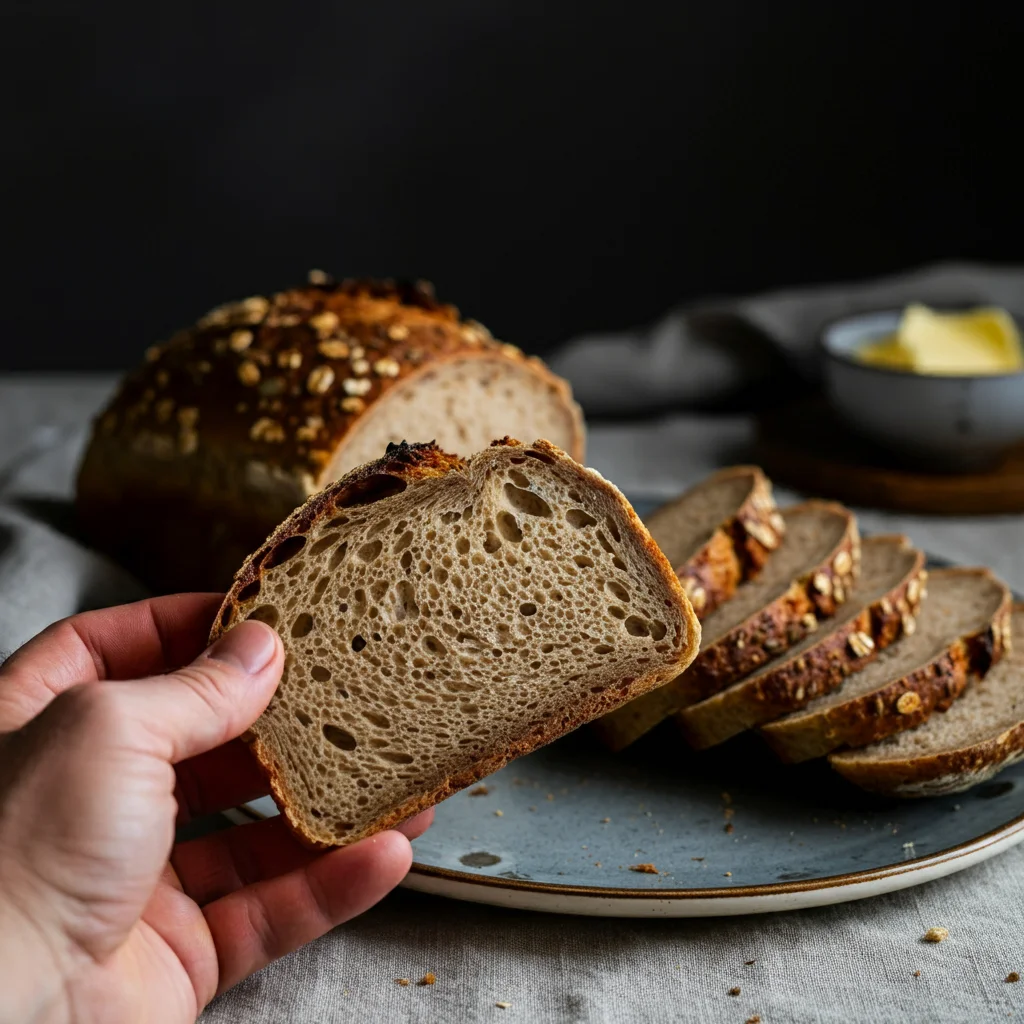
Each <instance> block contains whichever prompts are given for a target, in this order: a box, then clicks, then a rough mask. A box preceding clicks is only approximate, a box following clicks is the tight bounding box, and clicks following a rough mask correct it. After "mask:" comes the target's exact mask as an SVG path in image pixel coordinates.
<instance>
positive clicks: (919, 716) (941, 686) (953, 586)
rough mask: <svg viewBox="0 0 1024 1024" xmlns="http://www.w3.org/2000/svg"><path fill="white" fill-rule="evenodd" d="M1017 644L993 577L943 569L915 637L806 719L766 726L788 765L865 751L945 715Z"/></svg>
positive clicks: (803, 714)
mask: <svg viewBox="0 0 1024 1024" xmlns="http://www.w3.org/2000/svg"><path fill="white" fill-rule="evenodd" d="M1009 637H1010V592H1009V590H1008V589H1007V588H1006V586H1005V584H1003V583H1002V582H1001V581H1000V580H997V579H996V578H995V576H993V575H992V573H990V572H989V571H988V569H938V570H936V571H934V572H932V573H931V574H930V575H929V577H928V599H927V600H926V601H923V602H922V603H921V608H920V611H919V612H918V615H917V620H916V624H915V629H914V632H913V633H912V634H910V635H908V636H906V637H904V638H903V639H902V640H901V641H900V642H899V643H897V644H894V645H893V646H892V647H890V648H889V649H888V650H885V651H883V652H882V653H881V654H880V655H879V656H878V657H877V658H876V659H875V660H874V661H873V662H872V663H871V664H870V665H868V666H867V668H865V669H863V670H862V671H860V672H855V673H854V674H853V675H852V676H850V677H849V678H848V679H847V680H846V682H845V683H843V685H842V686H841V687H840V688H839V689H838V690H835V691H834V692H832V693H829V694H826V695H825V696H824V697H819V698H818V699H817V700H814V701H812V702H811V703H810V704H809V705H808V706H807V707H806V708H805V709H804V710H803V711H797V712H795V713H794V714H791V715H786V716H785V717H784V718H780V719H779V720H778V721H777V722H771V723H770V724H768V725H765V726H762V728H761V734H762V735H763V736H764V738H765V739H766V740H767V741H768V743H769V745H770V746H771V747H772V749H773V750H774V751H775V752H776V753H777V754H778V755H779V756H780V757H781V758H782V759H783V760H784V761H806V760H808V759H809V758H812V757H822V756H823V755H825V754H828V753H830V752H831V751H833V750H837V749H838V748H840V747H863V746H866V745H867V744H869V743H874V742H875V741H876V740H880V739H883V738H884V737H886V736H891V735H892V734H893V733H897V732H902V731H903V730H905V729H913V728H914V727H915V726H917V725H920V724H921V723H922V722H924V721H925V720H926V719H927V718H928V717H929V716H930V715H931V713H932V712H933V711H935V710H940V711H941V710H945V709H946V708H948V707H949V706H950V704H952V703H953V701H954V700H956V698H957V697H959V696H960V694H961V693H962V692H963V690H964V687H965V686H966V685H967V683H968V680H969V679H970V677H971V676H972V675H984V673H985V672H987V671H988V670H989V668H990V667H991V666H992V665H993V664H995V663H996V662H997V661H998V660H999V659H1000V658H1001V657H1002V655H1003V652H1004V651H1005V650H1006V647H1007V645H1008V643H1009Z"/></svg>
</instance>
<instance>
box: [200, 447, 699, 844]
mask: <svg viewBox="0 0 1024 1024" xmlns="http://www.w3.org/2000/svg"><path fill="white" fill-rule="evenodd" d="M493 445H502V446H507V447H520V448H523V449H524V450H526V451H529V452H533V453H535V454H536V455H537V456H539V457H541V458H542V459H543V460H544V461H549V462H551V463H560V464H561V465H562V466H563V467H566V468H567V469H569V470H570V471H571V472H573V473H576V474H578V475H579V476H580V477H581V478H582V479H584V480H585V483H586V484H587V486H589V487H596V488H598V489H600V490H602V491H604V492H605V494H606V495H607V496H608V497H609V498H611V499H612V500H613V501H614V502H615V504H616V505H617V507H618V510H619V512H620V513H622V514H623V516H624V518H625V519H626V521H627V524H628V525H629V526H630V527H631V528H632V529H633V531H634V532H635V537H636V539H637V540H638V542H639V544H640V546H641V547H642V548H643V550H644V552H645V553H646V555H647V556H648V557H649V558H650V560H651V562H652V564H653V566H654V567H655V568H656V570H657V572H658V575H659V577H660V578H661V580H662V582H663V583H664V585H665V587H666V589H667V591H668V592H669V594H670V595H672V596H673V598H674V603H675V604H676V606H677V607H678V608H679V610H680V613H681V615H682V618H683V620H684V623H685V627H686V634H687V635H686V642H685V644H684V645H683V647H682V648H680V650H679V652H678V656H677V658H676V662H675V664H673V665H670V666H665V667H662V668H658V669H654V670H651V671H648V672H645V673H642V674H638V675H637V676H635V677H633V678H626V679H623V680H622V681H621V684H620V685H619V686H611V687H609V688H608V689H607V690H605V691H604V692H602V693H600V694H589V695H588V696H587V698H586V699H584V700H581V701H578V702H577V703H576V704H575V705H574V707H573V708H572V710H571V711H568V712H566V713H565V714H564V715H562V716H561V717H560V718H558V719H557V720H553V721H550V722H545V723H544V724H543V725H541V726H538V727H536V728H535V729H533V730H532V731H530V732H529V733H528V734H526V735H524V736H522V737H519V738H518V739H517V740H515V741H514V742H513V743H510V744H509V745H508V747H507V748H505V749H503V750H501V751H498V752H495V753H491V754H489V755H488V756H486V757H484V758H481V759H480V760H479V761H477V762H476V763H475V764H473V765H472V766H471V767H470V768H468V769H466V770H465V771H461V772H459V773H457V774H455V775H452V776H450V777H449V778H447V779H446V780H445V781H444V783H443V785H441V786H440V787H437V788H436V789H433V790H431V791H429V792H426V793H423V794H421V795H419V796H417V797H416V798H415V799H413V800H410V801H407V802H406V803H404V804H402V805H400V806H398V807H396V808H394V809H393V810H392V811H391V812H390V813H389V814H387V815H386V816H384V817H382V818H380V819H379V820H378V821H376V822H374V823H373V825H372V826H371V827H369V828H367V829H364V830H362V831H361V832H359V833H358V834H353V835H351V836H346V837H345V839H344V840H343V842H344V844H348V843H351V842H355V841H357V840H358V839H362V838H365V837H366V836H368V835H372V834H374V833H376V832H379V831H382V830H383V829H386V828H391V827H393V826H395V825H397V824H399V823H401V822H402V821H405V820H406V819H407V818H409V817H411V816H412V815H414V814H416V813H418V812H419V811H421V810H424V809H426V808H427V807H431V806H433V805H434V804H436V803H437V802H438V801H440V800H443V799H444V798H445V797H447V796H449V795H451V794H452V793H454V792H456V791H458V790H460V789H463V788H465V787H466V786H470V785H472V784H473V783H474V782H477V781H478V780H479V779H481V778H483V777H484V776H486V775H489V774H491V773H492V772H495V771H497V770H498V769H499V768H500V767H502V765H504V764H506V763H507V762H508V761H510V760H512V759H513V758H516V757H520V756H522V755H523V754H528V753H530V752H531V751H532V750H535V749H536V748H537V747H539V746H542V745H543V744H545V743H549V742H551V741H552V740H554V739H557V738H558V737H559V736H561V735H563V734H564V733H566V732H569V731H570V730H572V729H575V728H577V727H579V726H580V725H582V724H584V723H585V722H587V721H589V720H590V719H592V718H594V717H596V716H597V715H601V714H604V713H605V712H607V711H610V710H611V709H613V708H615V707H618V706H619V705H620V704H622V703H623V702H625V701H628V700H631V699H632V698H633V697H636V696H640V695H642V694H644V693H647V692H649V691H650V690H652V689H654V688H656V687H658V686H660V685H662V684H663V683H664V682H666V681H667V680H669V679H671V678H673V677H674V676H675V675H676V674H677V673H678V672H679V671H681V670H682V669H683V668H685V666H686V665H688V664H689V663H690V662H691V661H692V659H693V657H694V655H695V654H696V652H697V650H698V648H699V646H700V623H699V622H698V620H697V617H696V615H695V614H694V611H693V608H692V606H691V605H690V602H689V601H688V599H687V597H686V594H685V592H684V591H683V589H682V586H681V585H680V583H679V580H678V578H677V577H676V575H675V573H674V572H673V571H672V568H671V566H670V565H669V563H668V561H667V559H666V558H665V556H664V555H663V554H662V553H661V550H660V549H659V548H658V546H657V545H656V544H655V543H654V541H653V540H652V539H651V536H650V534H649V533H648V532H647V530H646V528H645V527H644V525H643V523H642V522H641V520H640V519H639V517H638V516H637V515H636V513H635V512H634V511H633V508H632V506H631V505H630V504H629V502H628V501H626V499H625V498H624V497H623V495H622V493H621V492H620V491H619V490H618V489H617V488H616V487H615V486H614V485H613V484H610V483H609V482H608V481H606V480H605V479H604V478H603V477H601V476H600V474H598V473H596V472H595V471H593V470H588V469H584V468H583V467H582V466H580V465H578V464H577V463H576V462H575V461H573V460H572V459H570V458H569V456H568V455H567V454H566V453H565V452H563V451H562V450H561V449H560V448H557V447H556V446H555V445H553V444H550V443H549V442H547V441H543V440H538V441H535V442H534V443H533V444H531V445H523V444H521V442H519V441H516V440H515V439H514V438H510V437H505V438H502V439H501V440H499V441H495V442H493ZM493 445H492V446H493ZM466 465H467V463H466V461H465V460H464V459H461V458H459V457H457V456H454V455H448V454H446V453H445V452H442V451H441V450H440V449H439V448H437V446H436V445H434V444H416V445H409V444H404V443H403V444H401V445H390V446H389V448H388V452H387V454H385V455H384V456H383V458H381V459H378V460H376V461H375V462H372V463H369V464H368V465H366V466H362V467H360V468H359V469H357V470H354V471H353V472H352V473H349V474H348V475H347V476H345V477H343V478H342V479H341V480H339V481H337V482H336V483H334V484H332V485H330V486H329V487H327V488H326V489H325V490H323V491H321V492H320V493H319V494H316V495H314V496H313V497H311V498H310V499H309V500H308V501H307V502H306V503H305V504H304V505H303V506H302V507H301V508H299V509H296V510H295V512H293V513H292V515H291V516H289V517H288V519H287V520H286V521H285V522H284V523H282V524H281V525H280V526H279V527H278V528H277V529H276V530H274V532H273V533H272V534H271V536H270V537H269V538H267V540H266V542H265V543H264V544H263V545H261V547H260V548H259V549H258V550H257V551H255V552H254V553H253V554H252V555H251V556H249V558H247V559H246V560H245V563H244V564H243V565H242V567H241V568H240V569H239V570H238V572H237V573H236V574H235V579H234V583H233V584H232V587H231V589H230V591H229V592H228V594H227V595H226V597H225V598H224V601H223V603H222V605H221V608H220V611H219V612H218V615H217V618H216V620H215V622H214V626H213V629H212V631H211V633H210V642H211V643H212V642H213V641H214V640H216V639H217V638H218V637H219V636H221V635H222V634H223V633H224V632H225V631H226V630H227V629H230V628H231V626H232V625H234V624H235V623H236V622H237V621H239V612H240V609H241V608H242V607H243V606H245V605H249V606H250V607H251V606H252V605H253V604H254V603H255V599H256V596H257V595H258V592H259V588H260V585H261V583H262V580H263V577H264V574H265V572H266V570H267V567H268V566H270V565H272V564H273V562H274V558H275V552H276V551H278V550H279V549H280V548H281V547H282V545H288V544H291V543H294V542H295V540H296V538H302V537H304V536H305V534H307V533H308V532H309V531H310V530H311V529H312V528H313V526H315V525H316V524H317V523H318V522H320V521H321V520H323V519H326V518H329V517H331V516H334V515H336V514H338V512H339V511H340V510H341V509H344V508H350V507H352V506H353V505H354V504H359V505H365V504H369V503H370V502H372V501H376V500H381V499H383V498H386V497H388V496H390V495H391V494H394V493H397V491H398V490H404V489H405V487H407V486H410V485H413V484H415V483H416V482H417V481H419V480H424V479H427V478H429V477H438V476H444V475H445V474H447V473H452V472H461V471H463V470H464V469H465V467H466ZM243 738H244V739H246V740H247V741H248V742H249V744H250V747H251V749H252V750H253V753H254V754H255V755H256V757H257V759H258V760H259V762H260V764H261V765H262V766H263V769H264V771H265V772H266V775H267V778H268V781H269V784H270V789H271V794H272V795H273V797H274V800H275V802H276V803H277V805H278V806H279V807H280V808H281V811H282V813H283V814H284V815H285V817H286V818H287V820H288V822H289V824H290V825H291V827H292V828H293V829H294V830H295V832H296V834H297V835H298V836H299V838H301V839H302V840H303V842H305V843H306V844H308V845H310V846H313V847H315V848H324V847H326V846H329V845H332V844H329V843H324V842H323V841H322V840H321V839H319V838H318V837H316V836H314V835H312V834H310V833H309V831H308V830H307V829H306V827H305V825H304V823H303V822H302V821H301V820H300V819H299V817H298V816H297V815H296V814H295V813H294V812H293V810H292V808H291V807H290V804H289V800H288V796H287V792H286V790H285V788H284V786H283V785H282V783H281V777H280V776H281V773H280V769H279V768H278V766H277V765H276V763H275V760H274V756H273V753H272V752H271V751H270V750H268V749H267V747H266V746H265V744H263V743H262V741H260V739H259V738H258V737H257V736H255V735H253V734H251V733H250V734H248V735H247V736H245V737H243Z"/></svg>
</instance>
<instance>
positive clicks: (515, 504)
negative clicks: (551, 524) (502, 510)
mask: <svg viewBox="0 0 1024 1024" xmlns="http://www.w3.org/2000/svg"><path fill="white" fill-rule="evenodd" d="M505 498H506V500H507V501H508V503H509V505H511V506H512V508H514V509H515V510H516V511H517V512H521V513H522V514H523V515H525V516H538V517H540V518H543V519H550V518H551V506H550V505H549V504H548V503H547V502H546V501H545V500H544V499H543V498H542V497H541V496H540V495H539V494H534V493H533V491H526V490H523V489H522V488H521V487H516V486H515V484H505Z"/></svg>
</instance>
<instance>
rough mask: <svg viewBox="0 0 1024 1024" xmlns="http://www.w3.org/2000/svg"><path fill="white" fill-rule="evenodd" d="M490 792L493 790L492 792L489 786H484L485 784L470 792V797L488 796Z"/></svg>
mask: <svg viewBox="0 0 1024 1024" xmlns="http://www.w3.org/2000/svg"><path fill="white" fill-rule="evenodd" d="M490 791H491V790H490V787H489V786H484V785H483V784H481V785H479V786H475V787H474V788H473V789H471V790H470V791H469V795H470V796H487V794H488V793H490Z"/></svg>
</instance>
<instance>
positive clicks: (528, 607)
mask: <svg viewBox="0 0 1024 1024" xmlns="http://www.w3.org/2000/svg"><path fill="white" fill-rule="evenodd" d="M519 614H520V615H527V616H529V615H536V614H537V606H536V605H535V604H531V603H530V602H529V601H527V602H526V603H525V604H521V605H520V606H519Z"/></svg>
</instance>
